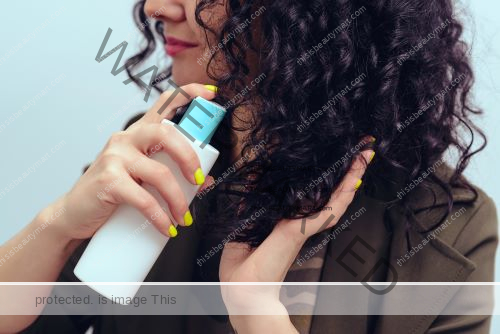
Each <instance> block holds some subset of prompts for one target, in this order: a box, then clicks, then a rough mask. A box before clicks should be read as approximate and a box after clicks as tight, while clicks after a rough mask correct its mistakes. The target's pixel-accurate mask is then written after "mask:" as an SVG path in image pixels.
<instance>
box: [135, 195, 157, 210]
mask: <svg viewBox="0 0 500 334" xmlns="http://www.w3.org/2000/svg"><path fill="white" fill-rule="evenodd" d="M154 206H155V202H154V200H153V199H152V198H150V197H141V198H139V199H138V200H137V208H138V209H139V210H141V211H152V209H153V208H154Z"/></svg>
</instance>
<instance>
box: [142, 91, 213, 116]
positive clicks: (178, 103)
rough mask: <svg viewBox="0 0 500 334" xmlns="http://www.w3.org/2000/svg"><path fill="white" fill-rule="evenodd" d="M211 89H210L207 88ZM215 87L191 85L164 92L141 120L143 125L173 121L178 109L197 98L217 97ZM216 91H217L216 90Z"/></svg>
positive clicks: (210, 98) (209, 98)
mask: <svg viewBox="0 0 500 334" xmlns="http://www.w3.org/2000/svg"><path fill="white" fill-rule="evenodd" d="M207 87H210V88H207ZM212 87H214V86H210V85H202V84H195V83H193V84H189V85H185V86H181V87H173V88H172V89H171V90H168V91H166V92H163V93H162V94H161V95H160V98H159V99H158V101H156V103H155V104H154V105H153V107H152V108H151V109H150V110H149V111H148V112H146V114H145V115H144V116H143V117H142V118H141V119H140V120H139V122H141V123H160V122H161V121H162V120H163V119H165V118H166V119H172V117H174V115H175V111H176V110H177V108H179V107H182V106H184V105H186V104H188V103H189V102H190V101H191V100H193V99H194V98H195V97H197V96H201V97H203V98H204V99H206V100H212V99H213V98H214V97H215V92H214V91H213V90H214V89H213V88H212ZM215 90H216V89H215Z"/></svg>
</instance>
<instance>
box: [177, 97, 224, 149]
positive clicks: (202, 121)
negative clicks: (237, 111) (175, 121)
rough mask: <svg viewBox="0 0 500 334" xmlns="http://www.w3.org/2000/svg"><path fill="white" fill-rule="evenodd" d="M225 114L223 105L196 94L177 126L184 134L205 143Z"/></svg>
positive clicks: (210, 137)
mask: <svg viewBox="0 0 500 334" xmlns="http://www.w3.org/2000/svg"><path fill="white" fill-rule="evenodd" d="M225 114H226V109H224V107H222V106H221V105H219V104H217V103H215V102H211V101H208V100H205V99H204V98H202V97H200V96H198V97H196V98H195V99H194V100H193V101H192V102H191V104H190V105H189V107H188V109H187V111H186V112H185V113H184V116H183V117H182V119H181V121H180V122H179V127H180V128H181V129H182V130H184V131H182V132H184V133H185V134H186V135H189V136H191V137H193V138H195V139H197V140H199V141H201V142H204V143H205V144H207V143H208V142H210V140H211V139H212V136H213V135H214V133H215V130H217V127H218V126H219V124H220V122H221V121H222V119H223V118H224V115H225Z"/></svg>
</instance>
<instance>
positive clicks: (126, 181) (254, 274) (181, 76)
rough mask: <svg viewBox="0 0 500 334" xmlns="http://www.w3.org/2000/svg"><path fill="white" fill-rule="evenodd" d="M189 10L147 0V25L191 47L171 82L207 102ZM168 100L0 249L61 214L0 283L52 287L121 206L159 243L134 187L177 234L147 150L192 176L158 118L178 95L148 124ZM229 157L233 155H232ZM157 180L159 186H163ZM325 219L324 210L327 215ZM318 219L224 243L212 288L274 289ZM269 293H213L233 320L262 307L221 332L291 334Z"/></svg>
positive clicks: (20, 325)
mask: <svg viewBox="0 0 500 334" xmlns="http://www.w3.org/2000/svg"><path fill="white" fill-rule="evenodd" d="M195 6H196V1H195V0H148V1H147V3H146V7H145V11H146V14H147V15H148V16H150V17H151V16H154V15H155V12H159V11H160V8H162V7H163V8H164V10H163V11H162V13H161V14H160V15H159V16H157V19H158V20H162V21H164V23H165V26H166V31H165V34H166V35H167V36H172V37H176V38H178V39H182V40H185V41H188V42H191V43H194V44H197V45H198V46H197V47H194V48H191V49H188V50H185V51H183V52H181V53H179V54H177V55H176V56H175V57H173V75H174V81H175V82H176V83H177V84H179V85H181V86H182V89H184V90H185V91H186V92H187V93H188V94H189V95H190V96H193V97H194V96H201V97H203V98H205V99H208V100H211V99H213V98H214V97H215V93H213V92H211V91H210V90H207V89H206V88H205V87H204V85H203V84H211V83H212V82H211V81H210V79H209V78H208V75H207V74H206V72H205V66H200V65H198V64H197V59H198V58H199V57H201V56H202V54H203V52H204V51H205V50H206V49H207V45H206V41H205V35H204V33H203V31H202V30H201V28H200V27H199V26H198V24H197V23H196V21H195V20H194V10H195ZM217 8H218V9H216V11H215V12H213V13H212V16H213V17H215V18H214V20H215V19H216V18H217V15H222V13H223V6H222V5H221V6H218V7H217ZM170 95H171V92H165V93H163V94H162V95H161V96H160V98H159V100H158V101H157V102H156V104H155V105H154V106H153V107H152V108H151V110H149V111H148V112H147V113H146V115H145V116H144V117H143V118H142V119H141V120H139V121H138V122H137V123H135V124H134V125H133V126H131V127H130V128H129V129H127V130H126V131H121V132H118V133H116V134H114V135H113V136H112V137H111V138H110V139H109V141H108V142H107V144H106V146H105V147H104V148H103V149H102V151H101V152H100V154H99V155H98V157H97V158H96V160H95V161H94V162H93V164H92V165H91V167H90V168H89V169H88V170H87V172H86V173H85V174H84V175H82V176H81V178H80V179H79V180H78V181H77V183H76V184H75V185H74V187H73V188H72V189H71V190H70V191H68V192H67V193H66V194H64V195H63V196H61V198H59V199H58V200H57V201H56V202H54V203H53V204H51V205H49V206H48V207H46V208H44V209H43V210H41V211H40V213H39V214H38V215H37V216H36V217H35V218H34V219H33V221H32V222H31V223H30V224H28V225H27V226H26V227H25V228H24V229H23V230H22V231H20V232H19V233H18V234H17V235H15V236H14V237H13V238H12V239H11V240H9V241H8V242H7V243H6V244H4V245H2V246H1V247H0V254H5V253H7V252H8V251H9V250H10V249H12V248H13V247H14V246H17V245H18V244H20V243H22V240H23V238H25V237H26V236H27V235H29V234H30V233H33V232H34V231H35V230H36V229H37V228H38V227H40V226H41V225H42V224H44V222H46V221H47V220H48V219H52V217H53V216H54V214H55V213H56V212H59V211H60V210H61V209H64V210H65V211H64V214H63V215H61V216H60V217H58V218H56V219H54V220H53V221H52V223H51V224H50V225H49V227H48V228H47V229H45V230H44V232H43V233H40V234H39V236H38V237H37V238H36V240H33V241H31V242H29V243H28V244H27V245H26V246H25V247H23V249H22V251H20V252H18V253H17V254H16V255H15V256H14V257H12V258H11V259H10V260H9V261H7V262H6V263H5V264H4V265H2V266H1V267H0V281H2V282H54V281H55V280H56V279H57V277H58V276H59V274H60V272H61V270H62V268H63V266H64V264H65V262H66V261H67V259H68V258H69V256H70V255H71V254H72V252H73V251H74V250H75V248H76V247H77V246H78V245H79V244H80V243H81V242H82V241H83V240H84V239H87V238H90V237H91V236H92V235H93V234H94V233H95V231H96V230H97V229H99V227H101V226H102V225H103V224H104V223H105V222H106V221H107V220H108V218H109V217H110V216H111V215H112V213H113V212H114V211H115V210H116V208H117V207H118V206H119V205H120V204H123V203H126V204H129V205H132V206H133V207H135V208H137V209H138V210H139V211H140V212H142V213H143V214H144V216H145V217H146V218H147V219H149V218H150V217H151V216H152V215H155V217H156V218H155V219H154V220H150V221H151V222H152V224H154V226H155V227H156V228H157V229H158V230H159V231H160V232H161V233H163V234H165V235H167V236H168V235H169V227H170V225H171V224H172V221H170V219H169V218H168V216H167V215H166V214H165V213H164V212H163V211H162V210H161V209H160V205H159V204H158V202H157V201H156V200H155V199H154V198H153V197H152V196H151V195H150V194H149V193H148V192H146V191H145V190H144V189H143V188H142V187H141V184H143V183H148V184H151V185H152V186H154V187H155V188H156V189H157V190H158V191H159V193H160V194H161V195H162V197H163V198H164V199H165V201H166V202H167V203H168V205H169V207H170V208H171V210H172V213H173V216H174V219H175V220H176V222H177V223H179V224H180V225H184V222H183V216H184V214H185V213H186V212H187V210H188V205H187V202H186V200H185V198H184V197H183V196H179V194H182V192H181V191H180V187H179V184H178V183H177V181H175V179H173V177H172V174H171V172H170V170H169V169H168V168H167V167H166V166H163V165H161V164H159V163H157V162H155V161H154V160H152V159H150V153H151V148H153V147H155V146H156V145H158V144H160V145H161V150H163V151H164V152H166V153H167V154H169V155H170V156H171V157H172V158H173V159H174V161H176V162H177V163H178V165H179V166H180V167H181V169H182V172H183V174H184V177H185V178H186V179H187V180H189V181H190V182H191V183H193V184H196V181H195V177H194V173H195V171H196V169H197V168H199V167H200V162H199V160H198V158H197V156H196V154H195V153H194V151H193V150H192V148H191V147H190V146H189V145H188V144H187V143H186V142H185V141H184V140H182V139H181V138H176V137H178V134H177V132H176V131H174V130H173V129H171V128H170V127H167V126H165V125H162V124H160V122H161V120H162V119H165V118H167V119H170V118H172V117H173V115H174V113H175V109H176V108H177V107H179V106H182V105H185V104H186V103H188V102H189V101H187V100H186V98H185V97H184V96H183V95H182V94H178V95H177V96H176V98H175V99H174V100H173V101H172V102H171V103H170V105H169V107H168V108H167V109H166V110H165V111H164V112H163V113H162V114H161V115H158V113H157V110H158V109H159V108H160V106H161V105H163V104H164V102H165V101H166V100H167V99H168V98H169V97H170ZM239 137H240V136H239ZM175 138H176V139H175ZM240 138H241V137H240ZM238 148H239V147H238V146H237V147H236V148H235V154H236V153H237V151H238ZM372 153H373V151H365V152H362V154H361V156H360V157H359V158H358V159H357V160H356V161H355V163H354V164H353V166H352V168H351V170H350V171H349V173H348V174H347V175H346V177H345V178H344V180H343V181H342V183H341V186H340V187H339V188H338V189H337V190H335V192H334V193H333V194H332V197H331V200H330V203H328V204H327V206H331V207H332V210H333V214H334V215H335V217H339V218H340V217H341V216H342V214H343V213H344V212H345V210H346V209H347V207H348V206H349V204H350V203H351V201H352V199H353V197H354V194H355V185H356V183H357V182H358V181H359V180H360V179H361V178H362V176H363V174H364V172H365V168H366V163H365V161H369V160H370V157H371V155H372ZM138 160H141V164H140V167H139V168H136V170H135V171H133V172H130V170H129V169H128V168H129V167H131V166H133V165H134V164H136V163H137V161H138ZM117 179H120V180H121V182H119V183H118V184H117V185H116V186H115V187H113V188H112V189H111V190H110V191H109V192H106V193H105V195H104V196H101V198H99V197H98V196H97V193H98V192H102V190H103V188H104V187H106V185H109V184H110V183H113V181H115V180H117ZM166 179H167V180H168V181H165V180H166ZM160 180H161V181H160ZM206 180H207V181H206V183H205V184H204V185H203V187H202V189H203V188H204V187H206V186H208V184H209V183H210V182H212V181H213V180H212V179H211V178H210V177H207V178H206ZM158 213H160V214H159V216H158ZM331 213H332V212H331V211H328V215H329V214H331ZM325 215H326V213H325V214H323V213H322V214H320V215H319V216H318V217H317V218H316V219H311V220H308V225H307V229H306V234H305V235H303V234H302V233H300V230H301V229H300V224H301V220H284V221H281V222H279V223H278V225H277V227H276V228H275V229H274V231H273V232H272V233H271V235H270V236H269V237H268V238H267V239H266V240H265V241H264V243H263V244H262V245H261V246H260V247H258V248H257V249H254V250H250V249H249V248H248V247H247V246H246V245H243V244H237V243H229V244H227V245H226V246H225V249H224V251H223V254H222V259H221V265H220V273H219V276H220V280H221V282H283V280H284V278H285V275H286V273H287V271H288V269H289V267H290V265H291V264H292V263H293V261H294V259H295V257H296V256H297V254H298V252H299V250H300V249H301V247H302V246H303V244H304V242H305V241H306V240H307V238H308V237H310V236H311V235H312V234H313V233H316V232H317V231H318V229H319V228H320V227H321V226H322V224H323V223H324V222H325V220H326V219H327V217H326V216H325ZM337 222H338V219H335V220H334V221H332V222H331V223H330V225H329V226H328V227H327V228H329V227H332V226H333V225H335V224H336V223H337ZM38 289H39V290H38V291H36V292H32V293H36V295H37V296H40V297H43V296H48V295H49V294H50V292H51V289H52V287H51V286H41V287H38ZM277 291H279V286H277V287H276V288H273V289H270V290H265V291H264V290H261V291H258V292H259V293H258V294H256V293H255V290H253V291H252V289H241V288H238V287H237V286H236V287H234V286H233V287H230V286H223V287H222V295H223V298H224V301H225V303H226V306H227V308H228V310H229V312H230V314H237V313H238V310H242V309H243V310H249V309H250V310H251V309H253V308H254V307H257V309H258V307H259V306H260V307H261V308H262V305H268V306H269V310H272V312H273V314H274V315H272V316H271V315H266V316H241V315H238V316H237V315H231V316H230V320H231V323H232V325H233V326H234V327H235V329H236V330H237V331H238V333H264V332H272V333H296V332H297V331H296V329H295V328H294V327H293V325H292V324H291V322H290V319H289V316H288V314H287V312H286V309H285V308H284V306H283V305H282V304H281V303H280V301H279V298H278V293H277ZM256 296H258V298H257V297H256ZM277 311H278V312H277ZM276 313H279V314H278V315H276ZM36 318H37V316H36V315H31V316H0V333H14V332H19V331H21V330H22V329H24V328H26V327H28V326H29V325H30V324H31V323H32V322H33V321H35V320H36Z"/></svg>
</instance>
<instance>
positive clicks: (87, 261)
mask: <svg viewBox="0 0 500 334" xmlns="http://www.w3.org/2000/svg"><path fill="white" fill-rule="evenodd" d="M224 114H225V109H224V108H223V107H222V106H220V105H218V104H216V103H213V102H210V101H207V100H205V99H203V98H201V97H197V98H195V99H194V100H193V101H192V102H191V104H190V106H189V108H188V110H187V111H186V113H185V115H184V117H183V118H182V120H181V121H180V123H179V125H175V124H174V123H172V122H170V121H169V120H164V121H163V123H164V124H165V126H175V127H176V129H177V130H179V131H180V132H181V133H183V134H184V136H185V139H186V140H187V141H188V142H189V143H190V144H191V146H192V147H193V149H194V150H195V152H196V154H197V155H198V157H199V159H200V162H201V169H202V171H203V174H204V175H208V173H209V172H210V170H211V169H212V167H213V165H214V163H215V161H216V160H217V158H218V156H219V151H217V150H216V149H215V148H213V147H212V146H210V145H208V142H209V141H210V139H211V137H212V135H213V133H214V132H215V130H216V129H217V126H218V125H219V124H220V122H221V121H222V119H223V118H224ZM151 158H152V159H154V160H156V161H159V162H161V163H163V164H165V165H166V166H168V167H169V168H170V170H171V171H172V173H173V174H174V176H175V178H176V180H177V181H178V182H179V185H180V187H181V189H182V191H183V193H184V196H185V198H186V200H187V202H188V204H190V203H191V202H192V200H193V198H194V196H195V195H196V193H197V191H198V189H199V187H200V186H197V185H193V184H191V183H190V182H189V181H188V180H186V178H185V177H184V175H183V174H182V172H181V170H180V168H179V167H178V165H177V164H176V163H175V162H174V161H173V160H172V159H171V158H170V157H169V156H168V155H167V154H166V153H164V152H158V153H156V154H154V155H153V156H152V157H151ZM139 168H140V167H139ZM144 188H145V189H146V190H148V191H149V192H150V193H151V194H152V195H153V196H154V197H155V198H156V200H157V201H158V203H160V205H161V206H162V207H163V208H164V209H165V211H166V212H167V214H168V215H169V217H170V218H171V219H172V221H173V222H174V220H173V218H172V215H171V214H170V212H169V211H168V205H167V204H166V202H165V201H164V200H163V198H162V197H161V196H160V194H159V193H158V192H157V191H156V189H154V188H153V187H151V186H149V185H145V186H144ZM148 219H149V218H148ZM148 219H146V218H145V217H144V216H143V215H142V214H141V213H140V212H139V211H138V210H136V209H135V208H133V207H132V206H129V205H121V206H120V207H119V208H118V209H117V210H116V212H115V213H114V214H113V215H112V216H111V218H110V219H109V220H108V221H107V222H106V223H105V224H104V225H103V226H102V227H101V228H100V229H99V230H98V231H97V232H96V233H95V234H94V236H93V237H92V240H91V241H90V243H89V244H88V246H87V248H86V249H85V252H84V253H83V255H82V257H81V258H80V261H79V262H78V264H77V265H76V267H75V270H74V273H75V275H76V277H78V278H79V279H80V280H81V281H82V282H84V283H86V284H87V285H88V286H89V287H91V288H92V289H94V290H95V291H97V292H99V293H100V294H101V295H103V296H105V297H107V298H111V297H124V298H125V299H126V298H133V297H134V296H135V294H136V293H137V291H138V290H139V288H140V285H139V284H136V285H123V284H121V285H120V284H112V285H97V284H93V283H95V282H143V281H144V279H145V278H146V276H147V274H148V273H149V271H150V270H151V268H152V266H153V264H154V263H155V261H156V259H157V258H158V256H159V255H160V253H161V251H162V250H163V248H164V247H165V245H166V244H167V242H168V240H169V238H168V237H166V236H165V235H163V234H161V233H160V232H159V231H158V230H157V229H156V227H154V225H152V224H151V222H150V221H148Z"/></svg>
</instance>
